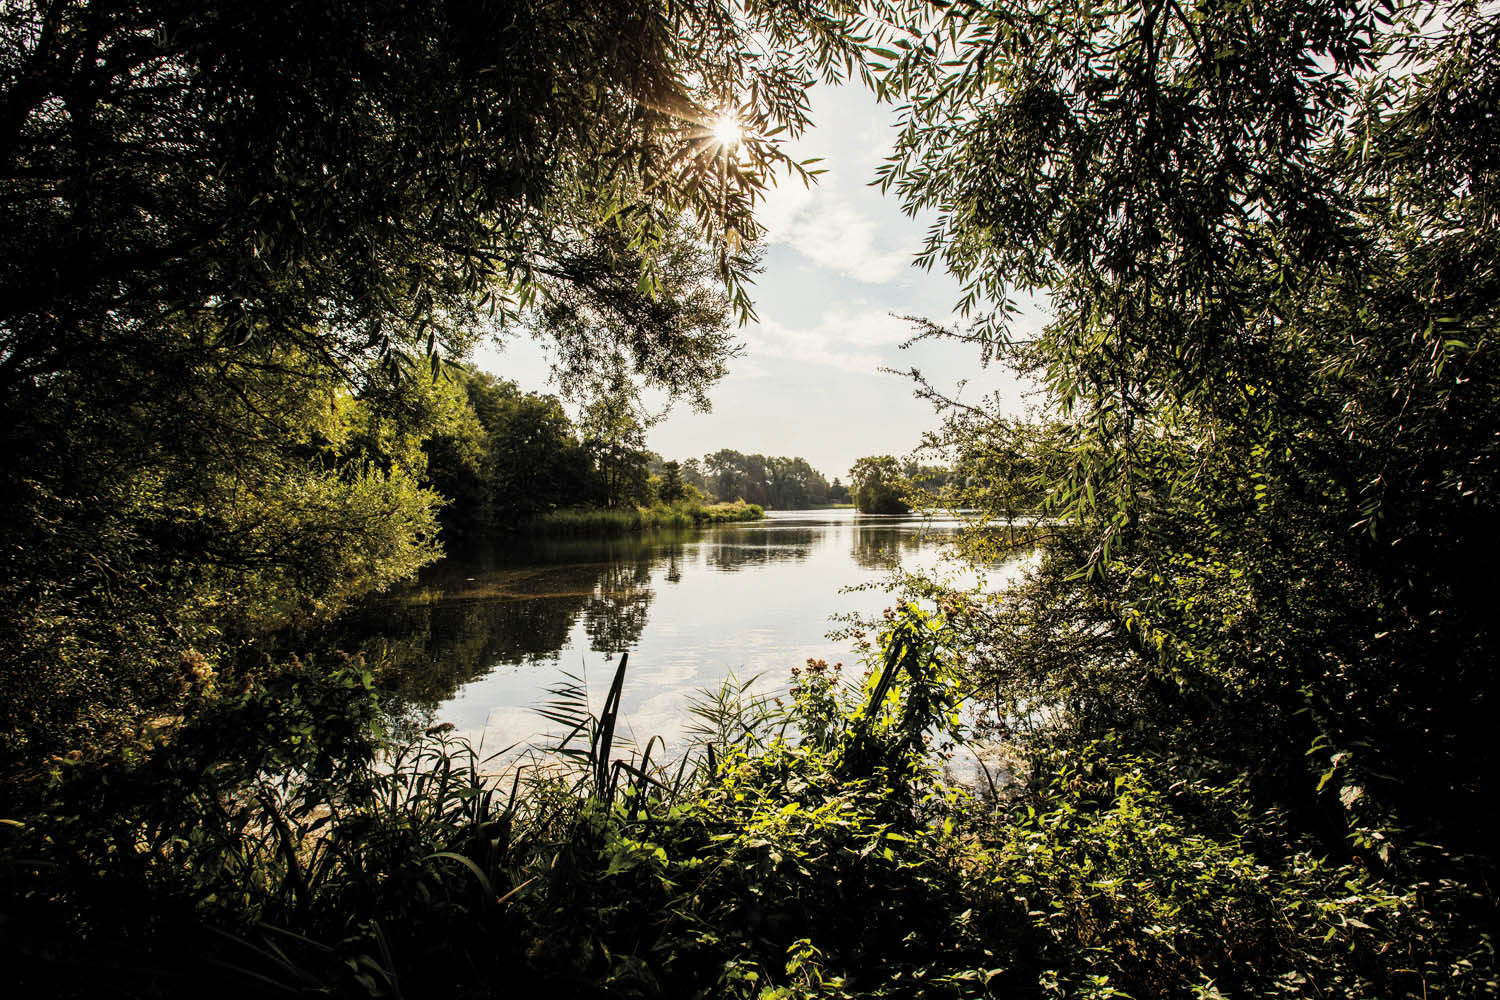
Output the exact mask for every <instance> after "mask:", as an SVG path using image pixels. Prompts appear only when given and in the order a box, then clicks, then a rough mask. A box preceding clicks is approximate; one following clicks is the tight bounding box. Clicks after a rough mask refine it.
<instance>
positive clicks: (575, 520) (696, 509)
mask: <svg viewBox="0 0 1500 1000" xmlns="http://www.w3.org/2000/svg"><path fill="white" fill-rule="evenodd" d="M765 516H766V512H765V508H763V507H761V506H759V505H758V504H753V503H746V502H745V501H743V500H736V501H734V502H733V503H716V504H704V503H700V502H697V501H691V500H682V501H678V502H677V503H674V504H671V505H667V504H660V503H658V504H655V505H654V506H651V507H638V508H636V509H634V510H599V509H596V508H576V509H566V510H556V511H551V512H549V513H546V514H542V515H539V516H538V517H536V518H534V519H533V520H532V521H530V522H528V526H527V530H529V531H533V532H535V533H538V534H544V535H558V536H573V537H604V538H608V537H613V536H618V535H625V534H630V533H632V532H639V531H657V530H664V529H671V528H691V527H696V526H702V525H706V524H725V523H729V522H733V521H758V520H760V519H761V518H763V517H765Z"/></svg>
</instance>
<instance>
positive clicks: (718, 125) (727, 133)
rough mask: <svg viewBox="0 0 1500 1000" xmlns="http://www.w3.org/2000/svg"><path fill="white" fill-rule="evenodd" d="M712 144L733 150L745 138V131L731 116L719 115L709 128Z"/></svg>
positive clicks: (737, 120)
mask: <svg viewBox="0 0 1500 1000" xmlns="http://www.w3.org/2000/svg"><path fill="white" fill-rule="evenodd" d="M709 131H710V132H711V133H712V134H713V137H714V142H716V143H718V144H719V145H720V146H724V147H725V148H727V149H734V148H735V147H736V146H738V145H739V144H740V142H741V141H742V140H743V139H744V138H745V130H744V129H743V128H741V127H740V122H739V119H737V118H735V117H734V116H733V115H720V116H719V117H718V118H715V119H714V120H713V123H712V124H711V125H710V126H709Z"/></svg>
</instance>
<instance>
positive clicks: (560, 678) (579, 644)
mask: <svg viewBox="0 0 1500 1000" xmlns="http://www.w3.org/2000/svg"><path fill="white" fill-rule="evenodd" d="M957 528H958V522H957V521H955V520H953V519H951V518H944V517H920V516H908V517H879V516H867V515H860V514H857V513H856V512H854V511H853V510H816V511H775V512H770V513H769V514H768V516H767V518H766V519H765V520H763V521H756V522H749V523H741V524H728V525H719V526H714V527H708V528H698V529H687V530H682V531H674V532H653V533H647V534H644V535H636V536H628V537H625V538H616V539H541V538H525V539H508V540H506V542H505V544H504V545H502V546H500V547H497V548H496V550H495V551H493V552H487V553H483V554H467V555H466V554H462V553H459V554H454V555H453V556H451V557H450V558H449V559H447V560H445V561H444V562H443V563H441V564H439V565H437V566H434V567H432V568H431V569H430V570H429V571H427V572H426V573H424V574H423V576H422V577H421V579H420V580H419V581H418V582H417V583H416V584H414V585H412V586H409V587H406V588H404V589H402V590H400V591H398V592H396V593H393V594H391V595H388V596H386V597H384V598H381V599H379V600H377V601H374V602H371V603H370V604H368V605H366V606H365V607H363V608H362V609H360V610H359V611H357V612H356V613H355V614H353V615H352V616H350V617H349V618H347V619H346V620H345V622H344V623H343V627H344V629H346V630H347V631H346V632H345V634H344V637H342V638H341V642H342V644H343V646H344V648H352V647H353V646H359V647H361V648H363V649H365V650H366V651H367V652H369V653H371V654H374V655H372V659H375V658H378V659H380V660H382V661H383V662H384V663H386V664H387V666H386V668H384V669H383V670H382V672H381V676H382V686H383V687H384V688H385V689H386V690H387V700H388V701H390V702H394V703H395V704H396V705H397V706H399V707H400V708H401V709H403V710H404V712H405V714H406V716H407V717H408V718H410V719H412V720H413V721H415V722H417V723H418V724H421V725H432V724H440V723H451V724H452V725H453V726H454V727H455V729H456V730H457V732H458V733H459V734H460V735H463V736H465V737H467V738H468V739H470V740H471V741H472V742H473V743H474V744H476V745H477V746H480V747H481V748H482V749H483V750H484V751H485V752H493V751H497V750H501V749H504V748H506V747H508V746H511V745H512V744H517V743H525V742H529V741H537V740H542V739H544V738H545V736H546V734H548V733H551V732H555V729H556V727H555V726H554V725H553V724H551V723H549V722H547V721H546V720H545V719H543V718H541V717H540V716H539V715H538V714H537V713H536V710H535V709H536V706H538V705H539V704H541V703H542V702H544V701H545V700H546V699H547V689H548V688H549V687H552V686H554V685H557V684H559V683H562V682H564V681H565V680H566V676H565V674H567V673H571V674H574V675H578V676H581V677H583V678H585V679H586V681H587V685H588V688H589V693H590V697H591V702H592V704H593V707H594V709H595V710H596V711H597V710H598V708H599V707H600V705H601V704H602V702H603V699H604V696H605V694H606V692H607V689H608V686H609V682H610V678H611V677H612V676H613V673H614V669H615V665H616V664H617V663H618V657H619V656H620V654H622V653H627V652H628V653H629V654H630V660H629V665H628V670H627V674H626V679H625V686H624V692H623V696H622V699H621V708H622V710H621V724H620V725H621V731H622V733H624V734H625V735H627V736H630V737H631V738H633V739H634V740H635V741H636V743H637V745H643V744H644V743H645V742H646V740H648V739H649V738H650V737H652V736H661V737H662V738H663V739H664V740H666V741H667V743H668V745H669V747H670V746H671V745H672V744H673V743H675V742H676V741H677V740H678V739H679V738H680V736H681V734H682V732H683V730H684V727H685V726H687V725H688V724H689V723H690V716H689V714H688V711H687V708H688V705H689V703H690V699H691V698H692V697H693V696H694V695H695V694H696V693H698V692H700V691H702V690H703V689H705V688H716V687H718V686H719V684H720V683H721V682H722V681H723V680H724V679H725V678H726V677H729V676H733V677H736V678H739V679H741V680H744V679H747V678H750V677H752V676H757V675H758V676H759V680H758V682H757V685H756V689H757V690H760V691H765V692H768V693H772V692H779V691H784V690H785V689H786V687H787V686H788V682H789V678H790V670H791V668H792V667H796V666H801V665H802V664H804V663H805V662H806V661H807V660H808V659H809V658H817V659H826V660H827V661H828V662H829V663H834V662H840V661H841V662H843V663H845V665H846V673H849V674H852V675H853V676H856V677H857V676H858V673H859V670H860V669H862V665H861V664H859V663H858V661H857V658H856V655H855V651H854V648H853V643H852V642H851V641H849V640H844V641H841V642H840V641H834V640H830V639H829V638H828V633H829V632H830V631H831V630H833V629H835V628H837V627H838V626H839V624H840V618H841V616H850V615H860V616H876V615H879V613H880V612H881V611H882V610H883V609H884V608H885V607H887V606H889V605H890V604H891V603H892V602H893V600H894V598H893V596H892V594H891V593H890V591H889V589H888V587H887V586H884V585H885V584H888V583H889V581H890V580H891V577H892V571H893V570H894V569H895V568H897V567H901V568H903V569H906V570H914V569H922V570H929V571H937V572H942V573H945V574H947V575H950V576H953V577H955V579H956V580H957V581H959V582H964V583H968V584H973V583H975V582H978V583H979V584H981V585H983V586H986V587H994V586H996V585H998V584H1000V583H1002V582H1003V581H1004V580H1006V579H1008V578H1010V577H1012V576H1014V575H1015V574H1016V573H1017V572H1018V571H1019V567H1020V565H1021V560H1020V559H1019V558H1018V559H1017V560H1014V561H1011V562H1007V563H1004V564H1002V565H999V566H996V567H992V568H990V569H988V570H982V571H980V570H974V569H972V568H965V567H962V566H960V565H959V564H958V563H956V562H955V561H954V560H952V559H949V558H946V557H945V555H944V551H943V550H944V542H945V541H946V540H949V539H951V537H952V535H953V533H954V532H955V531H956V530H957Z"/></svg>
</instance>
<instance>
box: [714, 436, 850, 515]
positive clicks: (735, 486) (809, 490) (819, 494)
mask: <svg viewBox="0 0 1500 1000" xmlns="http://www.w3.org/2000/svg"><path fill="white" fill-rule="evenodd" d="M702 469H703V473H702V474H703V477H704V483H703V486H702V487H701V488H702V489H703V490H704V491H705V492H707V493H709V494H711V495H713V496H716V497H718V498H719V500H720V501H721V502H728V501H730V500H737V499H738V500H745V501H748V502H749V503H753V504H759V505H760V506H763V507H771V508H774V509H776V510H803V509H806V508H808V507H818V506H821V505H823V504H825V503H827V502H828V480H826V479H824V478H823V475H822V473H820V472H818V471H817V470H816V469H814V468H813V467H812V466H811V465H809V464H808V463H807V460H806V459H805V458H785V457H770V458H768V457H766V456H765V455H746V454H744V453H742V452H738V451H735V450H734V449H733V448H721V449H719V450H718V451H716V452H714V453H713V454H711V455H705V456H703V464H702Z"/></svg>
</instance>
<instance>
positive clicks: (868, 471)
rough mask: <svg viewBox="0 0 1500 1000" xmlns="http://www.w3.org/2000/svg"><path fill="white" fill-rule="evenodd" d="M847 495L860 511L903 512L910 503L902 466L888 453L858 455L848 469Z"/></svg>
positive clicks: (908, 509) (869, 512)
mask: <svg viewBox="0 0 1500 1000" xmlns="http://www.w3.org/2000/svg"><path fill="white" fill-rule="evenodd" d="M849 486H850V491H849V495H850V497H852V498H853V500H854V506H855V507H856V508H858V510H859V512H860V513H861V514H905V513H908V512H909V511H910V510H911V506H910V505H909V504H908V503H907V502H906V500H905V499H904V498H903V494H904V492H905V491H906V489H907V484H906V480H905V479H904V477H903V476H902V475H901V466H900V465H899V464H898V463H897V462H896V460H895V459H894V458H892V457H891V456H890V455H874V456H870V457H867V458H861V459H860V460H859V461H857V462H855V463H854V468H852V469H850V470H849Z"/></svg>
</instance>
